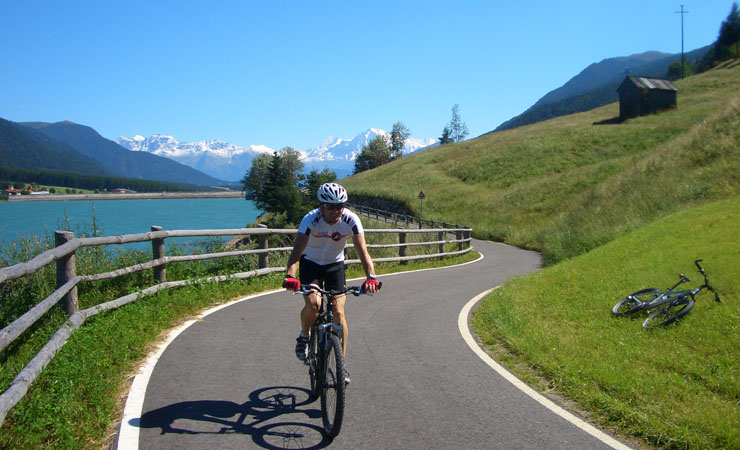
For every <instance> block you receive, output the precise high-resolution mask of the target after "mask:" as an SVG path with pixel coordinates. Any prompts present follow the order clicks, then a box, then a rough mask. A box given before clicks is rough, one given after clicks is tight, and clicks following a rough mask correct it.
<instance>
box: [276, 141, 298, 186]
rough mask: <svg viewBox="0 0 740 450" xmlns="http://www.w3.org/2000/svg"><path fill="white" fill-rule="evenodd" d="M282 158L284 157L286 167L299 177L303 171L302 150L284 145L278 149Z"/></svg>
mask: <svg viewBox="0 0 740 450" xmlns="http://www.w3.org/2000/svg"><path fill="white" fill-rule="evenodd" d="M278 154H279V155H280V158H282V160H283V163H284V164H285V167H286V168H287V169H288V171H289V172H290V173H291V174H292V175H293V176H294V177H296V179H298V178H299V177H300V174H301V172H303V162H302V161H301V152H299V151H298V150H296V149H294V148H293V147H283V148H281V149H280V150H278Z"/></svg>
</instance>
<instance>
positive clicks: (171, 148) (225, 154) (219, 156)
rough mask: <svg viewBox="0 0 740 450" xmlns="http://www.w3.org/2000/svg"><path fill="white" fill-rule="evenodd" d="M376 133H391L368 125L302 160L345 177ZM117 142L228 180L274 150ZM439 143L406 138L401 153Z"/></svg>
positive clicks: (137, 139) (164, 140) (166, 140)
mask: <svg viewBox="0 0 740 450" xmlns="http://www.w3.org/2000/svg"><path fill="white" fill-rule="evenodd" d="M378 135H382V136H385V137H386V138H387V139H390V133H388V132H387V131H384V130H380V129H377V128H370V129H368V130H367V131H365V132H364V133H360V134H358V135H357V136H355V137H354V138H352V139H342V138H335V137H329V138H327V139H325V140H324V142H322V143H321V144H319V145H318V146H316V147H313V148H311V149H308V150H304V151H301V154H302V155H303V159H302V160H303V163H304V164H305V166H306V169H307V170H312V169H317V170H322V169H324V168H328V169H329V170H332V171H334V172H335V173H336V174H337V176H338V177H339V178H342V177H345V176H347V175H350V174H351V173H352V171H353V169H354V164H355V163H354V161H355V158H356V157H357V155H358V154H359V153H360V152H361V151H362V148H363V147H364V146H365V145H367V144H368V142H370V141H371V140H372V139H374V138H375V137H376V136H378ZM116 142H117V143H118V144H119V145H121V146H123V147H124V148H127V149H129V150H132V151H145V152H149V153H153V154H155V155H158V156H164V157H167V158H170V159H173V160H175V161H177V162H179V163H181V164H185V165H188V166H190V167H193V168H195V169H198V170H200V171H202V172H205V173H207V174H208V175H211V176H213V177H216V178H219V179H222V180H227V181H238V180H241V178H242V177H243V176H244V174H245V173H246V172H247V171H248V170H249V168H250V166H251V164H252V158H254V157H255V156H257V155H259V154H261V153H268V154H272V152H273V151H274V149H271V148H270V147H267V146H264V145H250V146H249V147H239V146H237V145H233V144H229V143H227V142H223V141H218V140H214V141H201V142H179V141H178V140H176V139H175V138H174V137H172V136H165V135H160V134H155V135H153V136H151V137H149V138H144V137H143V136H134V137H132V138H127V137H124V136H121V137H120V138H118V140H117V141H116ZM438 142H439V141H438V140H437V139H435V138H423V139H416V138H408V139H407V140H406V145H404V154H409V153H413V152H416V151H418V150H421V149H423V148H426V147H432V146H434V145H437V144H438Z"/></svg>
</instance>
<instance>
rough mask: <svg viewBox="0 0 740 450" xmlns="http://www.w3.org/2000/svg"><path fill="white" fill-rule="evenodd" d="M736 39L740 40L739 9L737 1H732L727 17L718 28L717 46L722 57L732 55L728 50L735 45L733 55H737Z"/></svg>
mask: <svg viewBox="0 0 740 450" xmlns="http://www.w3.org/2000/svg"><path fill="white" fill-rule="evenodd" d="M738 41H740V10H738V7H737V2H734V3H733V4H732V8H731V9H730V14H728V15H727V19H725V20H724V21H723V22H722V25H721V26H720V28H719V37H718V38H717V46H718V49H719V53H720V55H721V56H722V57H723V59H724V57H732V56H733V55H731V54H730V52H729V50H730V48H731V47H732V46H734V47H735V52H734V53H735V54H734V57H737V56H738ZM725 49H727V50H725Z"/></svg>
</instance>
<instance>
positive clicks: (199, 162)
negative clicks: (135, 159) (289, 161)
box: [116, 134, 273, 181]
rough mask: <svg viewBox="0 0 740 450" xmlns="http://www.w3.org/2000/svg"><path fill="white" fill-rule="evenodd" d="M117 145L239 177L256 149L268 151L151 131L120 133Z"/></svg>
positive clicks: (260, 150) (220, 175) (223, 177)
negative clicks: (185, 139) (150, 133)
mask: <svg viewBox="0 0 740 450" xmlns="http://www.w3.org/2000/svg"><path fill="white" fill-rule="evenodd" d="M116 142H117V143H118V145H120V146H122V147H124V148H127V149H129V150H132V151H143V152H149V153H153V154H155V155H157V156H164V157H166V158H169V159H173V160H175V161H177V162H179V163H181V164H185V165H187V166H190V167H192V168H194V169H198V170H200V171H201V172H204V173H206V174H208V175H211V176H212V177H215V178H218V179H220V180H226V181H239V180H241V178H242V177H243V176H244V174H245V173H246V171H247V170H248V169H249V167H250V166H251V164H252V158H254V157H255V156H257V155H259V154H260V153H269V154H272V152H273V150H272V149H271V148H269V147H266V146H264V145H250V146H249V147H239V146H237V145H233V144H229V143H227V142H223V141H202V142H179V141H178V140H177V139H175V138H174V137H172V136H165V135H161V134H155V135H153V136H151V137H149V138H144V137H143V136H138V135H137V136H134V137H132V138H127V137H124V136H121V137H120V138H118V140H117V141H116Z"/></svg>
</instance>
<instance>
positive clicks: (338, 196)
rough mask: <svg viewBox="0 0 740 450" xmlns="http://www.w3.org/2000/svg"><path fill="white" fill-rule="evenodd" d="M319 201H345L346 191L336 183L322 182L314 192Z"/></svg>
mask: <svg viewBox="0 0 740 450" xmlns="http://www.w3.org/2000/svg"><path fill="white" fill-rule="evenodd" d="M316 197H318V198H319V201H320V202H321V203H347V191H346V190H345V189H344V188H343V187H342V186H341V185H339V184H337V183H324V184H322V185H321V187H320V188H319V191H318V192H317V193H316Z"/></svg>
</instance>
